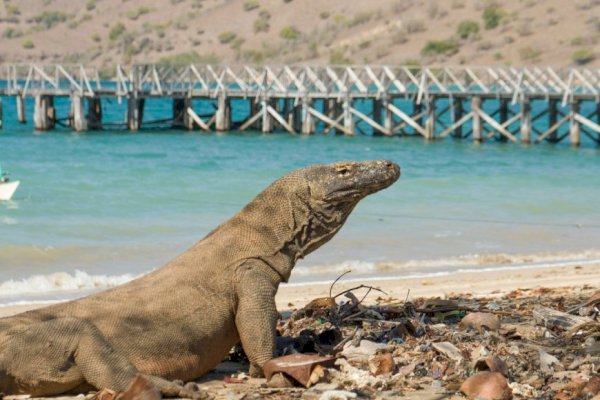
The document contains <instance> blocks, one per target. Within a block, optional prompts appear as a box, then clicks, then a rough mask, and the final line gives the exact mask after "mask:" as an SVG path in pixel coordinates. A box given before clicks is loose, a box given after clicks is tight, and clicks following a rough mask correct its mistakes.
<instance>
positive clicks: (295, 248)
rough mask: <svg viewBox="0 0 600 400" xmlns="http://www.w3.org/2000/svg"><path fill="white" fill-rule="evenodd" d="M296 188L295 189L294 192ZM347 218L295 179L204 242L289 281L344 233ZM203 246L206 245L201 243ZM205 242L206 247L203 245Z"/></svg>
mask: <svg viewBox="0 0 600 400" xmlns="http://www.w3.org/2000/svg"><path fill="white" fill-rule="evenodd" d="M292 185H296V186H295V187H293V189H292ZM346 216H347V214H345V213H338V212H337V210H335V209H331V208H326V207H323V205H322V204H320V203H319V202H317V201H315V199H313V198H311V193H310V189H309V186H308V185H306V184H303V181H302V180H299V179H297V177H296V178H295V177H294V176H286V177H283V178H281V179H279V180H278V181H275V182H274V183H273V184H272V185H271V186H269V187H268V188H267V189H265V190H264V191H263V192H262V193H260V194H259V195H258V196H257V197H256V198H255V199H254V200H253V201H251V202H250V203H249V204H248V205H246V206H245V207H244V208H243V209H242V210H241V211H240V212H238V213H237V214H236V215H234V216H233V217H232V218H231V219H229V220H228V221H226V222H225V223H223V224H222V225H221V226H219V227H218V228H217V229H215V230H214V231H213V232H211V233H210V234H209V235H207V237H206V238H205V240H209V241H210V242H211V243H215V241H217V242H221V243H227V246H228V247H230V250H231V251H233V252H235V260H232V261H238V260H243V259H250V258H253V259H260V260H262V261H264V262H265V263H266V264H268V265H269V266H270V267H271V268H272V269H273V270H274V271H275V272H277V274H278V275H279V277H280V278H281V280H280V281H283V282H287V281H288V279H289V277H290V274H291V272H292V268H293V267H294V265H295V264H296V261H297V260H298V259H301V258H303V257H304V256H305V255H307V254H308V253H310V252H312V251H314V250H316V249H317V248H318V247H319V246H320V245H321V244H323V243H325V242H326V241H328V240H329V239H330V238H331V237H332V236H333V235H335V233H336V232H337V231H338V230H339V229H340V228H341V226H342V225H343V223H344V222H345V219H346ZM203 241H204V240H203ZM200 243H202V242H200Z"/></svg>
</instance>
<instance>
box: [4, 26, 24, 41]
mask: <svg viewBox="0 0 600 400" xmlns="http://www.w3.org/2000/svg"><path fill="white" fill-rule="evenodd" d="M19 36H23V32H21V31H20V30H18V29H15V28H6V29H5V30H4V32H2V37H3V38H5V39H13V38H17V37H19Z"/></svg>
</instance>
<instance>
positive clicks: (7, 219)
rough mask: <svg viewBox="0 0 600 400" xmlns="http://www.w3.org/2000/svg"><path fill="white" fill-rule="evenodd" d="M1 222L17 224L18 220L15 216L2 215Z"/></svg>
mask: <svg viewBox="0 0 600 400" xmlns="http://www.w3.org/2000/svg"><path fill="white" fill-rule="evenodd" d="M0 223H2V224H3V225H16V224H17V223H18V222H17V220H16V219H15V218H11V217H2V218H0Z"/></svg>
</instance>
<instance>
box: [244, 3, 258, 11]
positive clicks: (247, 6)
mask: <svg viewBox="0 0 600 400" xmlns="http://www.w3.org/2000/svg"><path fill="white" fill-rule="evenodd" d="M258 7H259V4H258V1H257V0H248V1H246V2H244V5H243V9H244V11H252V10H255V9H257V8H258Z"/></svg>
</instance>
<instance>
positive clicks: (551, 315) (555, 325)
mask: <svg viewBox="0 0 600 400" xmlns="http://www.w3.org/2000/svg"><path fill="white" fill-rule="evenodd" d="M533 319H534V320H535V321H536V322H537V323H538V324H539V325H542V326H544V327H546V328H548V329H560V330H563V331H569V332H576V331H577V330H578V329H580V328H582V327H584V326H585V325H589V324H596V322H595V321H594V320H593V319H591V318H589V317H580V316H577V315H571V314H568V313H566V312H562V311H558V310H554V309H551V308H547V307H535V308H534V309H533Z"/></svg>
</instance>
